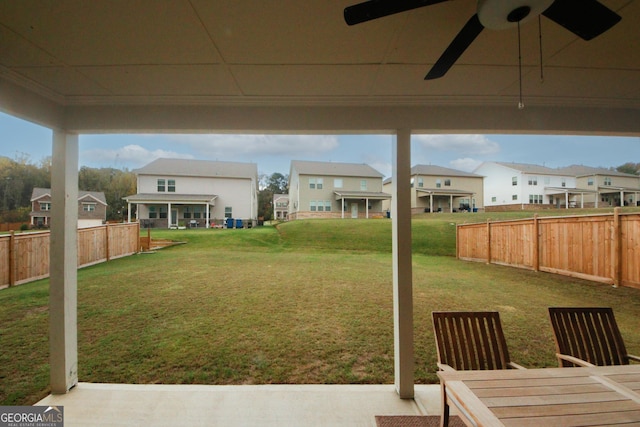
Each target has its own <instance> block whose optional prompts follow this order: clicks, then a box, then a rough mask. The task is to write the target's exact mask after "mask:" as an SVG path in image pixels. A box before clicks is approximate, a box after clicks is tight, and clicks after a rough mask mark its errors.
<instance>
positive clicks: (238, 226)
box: [236, 219, 242, 228]
mask: <svg viewBox="0 0 640 427" xmlns="http://www.w3.org/2000/svg"><path fill="white" fill-rule="evenodd" d="M236 228H242V220H241V219H236Z"/></svg>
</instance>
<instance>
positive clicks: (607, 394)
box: [438, 365, 640, 427]
mask: <svg viewBox="0 0 640 427" xmlns="http://www.w3.org/2000/svg"><path fill="white" fill-rule="evenodd" d="M438 376H439V377H440V384H441V385H442V388H443V390H442V391H443V396H446V399H447V402H448V403H449V405H450V406H452V407H457V409H458V410H459V412H461V419H462V420H463V421H464V422H465V423H466V424H467V425H468V426H477V427H480V426H535V427H538V426H596V425H597V426H605V425H606V426H609V425H611V426H615V425H625V426H631V425H640V365H626V366H606V367H600V366H599V367H593V368H549V369H527V370H518V369H509V370H499V371H454V372H438Z"/></svg>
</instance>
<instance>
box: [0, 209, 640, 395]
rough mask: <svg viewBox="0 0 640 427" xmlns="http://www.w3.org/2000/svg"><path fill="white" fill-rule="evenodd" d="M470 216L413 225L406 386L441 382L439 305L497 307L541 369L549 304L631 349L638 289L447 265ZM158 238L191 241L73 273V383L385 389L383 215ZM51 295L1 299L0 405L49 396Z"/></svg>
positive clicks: (522, 354)
mask: <svg viewBox="0 0 640 427" xmlns="http://www.w3.org/2000/svg"><path fill="white" fill-rule="evenodd" d="M456 215H457V216H456ZM469 218H480V215H478V216H473V214H469V216H465V215H464V214H454V215H447V214H442V215H430V216H427V215H425V216H419V217H417V218H415V219H414V221H413V222H412V227H413V236H414V237H413V249H414V258H413V269H414V270H413V272H414V300H415V350H416V380H417V382H419V383H427V382H434V381H436V377H435V349H434V345H433V335H432V332H431V320H430V317H429V316H430V313H431V311H434V310H458V309H460V310H498V311H500V313H501V316H502V321H503V324H504V328H505V333H506V335H507V339H508V341H509V347H510V351H511V353H512V359H513V360H515V361H517V362H519V363H521V364H524V365H525V366H529V367H543V366H554V365H555V364H556V362H555V359H554V356H553V353H554V346H553V339H552V335H551V328H550V326H549V321H548V319H547V314H546V309H547V307H548V306H550V305H607V306H611V307H613V308H614V310H615V313H616V316H617V318H618V322H619V324H620V327H621V329H622V332H623V335H624V337H625V340H626V342H627V346H628V350H629V351H631V352H632V353H633V352H634V353H640V328H638V327H637V319H638V315H639V314H640V290H636V289H628V288H617V289H614V288H612V287H609V286H606V285H601V284H595V283H591V282H586V281H582V280H578V279H572V278H566V277H557V276H553V275H550V274H545V273H535V272H531V271H525V270H517V269H512V268H507V267H500V266H493V265H485V264H482V263H468V262H462V261H458V260H456V259H455V258H454V257H453V254H454V253H455V235H454V230H455V227H454V225H453V224H454V223H455V222H457V221H467V222H470V220H469ZM480 220H481V221H484V220H486V218H482V219H480ZM153 236H154V237H157V238H161V237H162V238H171V239H175V240H180V241H184V242H187V244H186V245H180V246H175V247H171V248H167V249H163V250H161V251H157V252H156V253H152V254H144V255H135V256H131V257H128V258H123V259H119V260H114V261H111V262H109V263H105V264H100V265H96V266H93V267H89V268H85V269H82V270H80V271H79V273H78V281H79V284H78V288H79V289H78V329H79V333H78V335H79V336H78V340H79V343H78V344H79V377H80V381H89V382H123V383H200V384H265V383H337V384H340V383H392V382H393V318H392V312H393V309H392V285H391V255H390V253H391V222H390V221H389V220H386V219H376V220H369V221H353V220H335V221H334V220H315V221H313V220H310V221H295V222H290V223H284V224H280V225H279V226H277V227H271V226H265V227H258V228H254V229H248V230H175V231H167V230H165V231H158V230H153ZM48 286H49V283H48V281H47V280H42V281H38V282H34V283H31V284H26V285H22V286H18V287H15V288H10V289H5V290H2V291H0V347H1V348H2V352H1V353H0V404H3V405H7V404H11V405H14V404H32V403H35V402H36V401H37V400H38V399H39V398H41V397H43V396H44V395H46V394H47V392H48V390H47V385H48V381H49V379H48V375H49V372H48V343H47V340H48V313H47V304H48Z"/></svg>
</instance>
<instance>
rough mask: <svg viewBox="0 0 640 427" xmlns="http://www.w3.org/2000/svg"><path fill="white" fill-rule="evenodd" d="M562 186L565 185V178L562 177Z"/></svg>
mask: <svg viewBox="0 0 640 427" xmlns="http://www.w3.org/2000/svg"><path fill="white" fill-rule="evenodd" d="M562 186H563V187H566V186H567V178H562Z"/></svg>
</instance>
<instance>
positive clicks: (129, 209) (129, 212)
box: [127, 203, 131, 222]
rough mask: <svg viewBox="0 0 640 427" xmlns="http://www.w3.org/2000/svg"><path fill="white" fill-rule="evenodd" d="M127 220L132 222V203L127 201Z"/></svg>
mask: <svg viewBox="0 0 640 427" xmlns="http://www.w3.org/2000/svg"><path fill="white" fill-rule="evenodd" d="M127 222H131V203H127Z"/></svg>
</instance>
